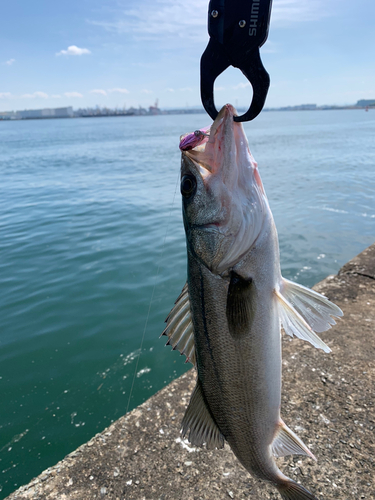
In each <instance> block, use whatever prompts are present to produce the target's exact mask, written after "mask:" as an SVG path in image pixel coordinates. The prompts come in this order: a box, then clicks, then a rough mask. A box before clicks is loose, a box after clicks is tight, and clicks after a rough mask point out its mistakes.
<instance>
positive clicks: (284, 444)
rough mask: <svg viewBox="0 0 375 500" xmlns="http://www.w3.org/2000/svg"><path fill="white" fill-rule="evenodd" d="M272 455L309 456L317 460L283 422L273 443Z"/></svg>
mask: <svg viewBox="0 0 375 500" xmlns="http://www.w3.org/2000/svg"><path fill="white" fill-rule="evenodd" d="M272 453H273V455H274V456H275V457H285V456H286V455H307V456H308V457H310V458H312V459H313V460H316V458H315V456H314V455H313V454H312V453H311V451H310V450H309V449H308V447H307V446H306V445H305V443H304V442H303V441H302V440H301V439H300V438H299V437H298V436H297V434H295V433H294V432H293V431H292V430H291V429H289V427H288V426H286V425H285V423H284V422H283V421H282V420H281V421H280V425H279V428H278V431H277V434H276V436H275V438H274V440H273V442H272Z"/></svg>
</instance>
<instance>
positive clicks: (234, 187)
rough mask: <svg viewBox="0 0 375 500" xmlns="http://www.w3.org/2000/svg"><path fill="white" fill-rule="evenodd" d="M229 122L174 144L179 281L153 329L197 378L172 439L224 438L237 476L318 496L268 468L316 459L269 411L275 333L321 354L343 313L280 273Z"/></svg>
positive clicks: (253, 167)
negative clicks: (240, 470) (239, 471)
mask: <svg viewBox="0 0 375 500" xmlns="http://www.w3.org/2000/svg"><path fill="white" fill-rule="evenodd" d="M234 116H237V112H236V110H235V108H234V107H233V106H232V105H230V104H227V105H225V106H224V107H223V108H222V109H221V111H220V112H219V114H218V116H217V118H216V119H215V121H214V123H213V124H212V126H211V128H210V130H209V131H208V130H206V129H205V134H206V136H207V137H206V136H205V137H204V138H203V136H201V135H199V137H197V135H195V136H194V137H193V136H192V134H186V135H185V136H182V137H181V143H182V145H183V147H182V148H181V147H180V149H181V151H182V158H181V184H180V190H181V194H182V213H183V222H184V227H185V234H186V247H187V282H186V284H185V286H184V287H183V289H182V292H181V294H180V295H179V297H178V298H177V300H176V302H175V305H174V307H173V309H172V310H171V312H170V314H169V316H168V317H167V319H166V327H165V330H164V331H163V334H162V335H166V336H167V337H168V342H167V344H168V345H171V346H172V347H173V349H175V350H178V351H180V353H181V354H184V355H185V356H186V361H190V362H191V363H192V364H193V365H194V366H195V368H196V371H197V382H196V386H195V388H194V390H193V392H192V395H191V398H190V402H189V405H188V407H187V409H186V412H185V415H184V417H183V420H182V424H181V432H182V436H183V438H187V439H188V441H189V442H190V443H191V444H192V445H194V446H198V447H201V446H203V445H205V446H206V448H207V449H214V448H218V449H220V448H223V446H224V442H225V441H226V442H227V443H228V444H229V446H230V448H231V449H232V451H233V453H234V454H235V456H236V457H237V459H238V460H239V461H240V463H241V464H242V465H243V466H244V467H245V469H246V470H247V471H248V472H249V473H250V474H252V475H253V476H255V477H257V478H260V479H262V480H264V481H268V482H269V483H272V484H273V485H274V486H275V487H276V488H277V490H278V492H279V493H280V495H281V497H282V498H283V499H284V500H317V498H316V497H315V496H314V495H313V494H312V493H310V492H309V491H308V490H307V489H305V488H304V487H303V486H302V485H300V484H298V483H296V482H295V481H293V480H292V479H290V478H288V477H287V476H285V475H284V474H283V473H282V472H281V471H280V469H279V468H278V466H277V464H276V461H275V458H276V457H282V456H286V455H291V454H297V455H307V456H308V457H310V458H312V459H314V460H316V458H315V456H314V455H313V453H312V452H311V451H310V450H309V449H308V447H307V446H306V445H305V444H304V443H303V442H302V440H301V439H300V438H299V437H298V436H297V435H296V434H295V433H294V432H293V431H292V430H291V429H290V428H289V427H287V425H286V424H285V423H284V421H283V420H282V418H281V416H280V405H281V366H282V363H281V326H282V327H283V329H284V331H285V333H286V334H287V335H290V336H291V337H293V336H296V337H298V338H300V339H303V340H306V341H308V342H310V344H312V345H313V346H315V347H316V348H318V349H321V350H323V351H324V352H325V353H329V352H330V348H329V347H328V346H327V345H326V344H325V343H324V342H323V341H322V340H321V339H320V338H319V336H318V335H317V334H318V333H320V332H324V331H326V330H328V329H329V328H331V326H332V325H334V324H336V321H335V318H339V317H341V316H342V315H343V313H342V311H341V309H340V308H339V307H338V306H336V305H335V304H333V303H332V302H330V301H329V300H328V299H327V298H326V297H324V296H323V295H321V294H319V293H317V292H315V291H313V290H310V289H308V288H305V287H304V286H302V285H300V284H297V283H294V282H292V281H289V280H287V279H284V278H283V277H282V275H281V270H280V255H279V243H278V235H277V230H276V226H275V222H274V219H273V216H272V212H271V209H270V206H269V203H268V199H267V196H266V193H265V190H264V187H263V183H262V180H261V178H260V174H259V170H258V166H257V163H256V161H255V160H254V158H253V156H252V154H251V152H250V149H249V145H248V141H247V137H246V135H245V132H244V129H243V127H242V124H241V123H239V122H235V121H234V120H233V117H234ZM193 134H194V133H193ZM186 138H187V139H186ZM196 139H199V140H196ZM201 139H202V140H201ZM203 139H204V140H203ZM194 141H196V142H195V147H191V148H190V146H194ZM181 143H180V145H181ZM186 145H188V146H189V148H187V149H186ZM184 147H185V149H184Z"/></svg>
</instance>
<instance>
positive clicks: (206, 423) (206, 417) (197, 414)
mask: <svg viewBox="0 0 375 500" xmlns="http://www.w3.org/2000/svg"><path fill="white" fill-rule="evenodd" d="M181 433H182V437H185V436H186V435H187V436H188V440H189V442H190V443H191V444H192V445H194V446H202V445H203V444H204V443H206V447H207V449H208V450H213V449H214V448H223V447H224V436H223V435H222V434H221V432H220V430H219V428H218V426H217V424H216V422H215V420H214V418H213V416H212V415H211V413H210V410H209V409H208V407H207V404H206V402H205V399H204V396H203V392H202V388H201V384H200V381H199V379H198V380H197V385H196V386H195V388H194V391H193V393H192V395H191V398H190V402H189V406H188V407H187V410H186V412H185V415H184V418H183V419H182V424H181Z"/></svg>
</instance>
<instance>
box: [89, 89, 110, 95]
mask: <svg viewBox="0 0 375 500" xmlns="http://www.w3.org/2000/svg"><path fill="white" fill-rule="evenodd" d="M90 94H100V95H107V92H106V91H105V90H103V89H94V90H90Z"/></svg>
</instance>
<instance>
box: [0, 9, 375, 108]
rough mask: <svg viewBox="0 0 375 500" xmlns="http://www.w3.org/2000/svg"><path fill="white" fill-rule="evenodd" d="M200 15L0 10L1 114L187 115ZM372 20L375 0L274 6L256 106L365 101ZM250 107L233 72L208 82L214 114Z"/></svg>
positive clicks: (373, 52)
mask: <svg viewBox="0 0 375 500" xmlns="http://www.w3.org/2000/svg"><path fill="white" fill-rule="evenodd" d="M244 1H246V0H244ZM207 9H208V1H207V0H105V1H104V0H64V2H61V1H55V0H52V1H51V0H32V1H31V0H3V2H2V4H1V7H0V13H1V14H0V15H1V30H0V111H11V110H22V109H39V108H48V107H63V106H73V108H75V109H77V108H80V107H88V106H89V107H94V106H96V105H98V106H100V107H104V106H106V107H121V108H122V107H124V106H126V107H127V108H129V107H131V106H134V107H138V106H143V107H148V106H150V105H153V104H154V103H155V101H156V99H158V102H159V107H161V108H175V107H177V108H183V107H187V106H189V107H194V106H198V105H200V95H199V78H200V76H199V65H200V57H201V55H202V53H203V51H204V49H205V47H206V45H207V42H208V33H207ZM374 20H375V1H374V0H355V1H353V0H273V7H272V14H271V23H270V30H269V37H268V40H267V42H266V43H265V44H264V46H263V47H262V48H261V57H262V61H263V64H264V66H265V68H266V69H267V71H268V73H269V74H270V77H271V87H270V90H269V94H268V97H267V101H266V107H281V106H288V105H298V104H310V103H311V104H318V105H324V104H335V105H342V104H352V103H355V102H356V101H357V100H359V99H373V98H375V57H374V56H375V29H374ZM251 98H252V90H251V87H250V86H249V84H248V82H247V80H246V78H245V77H244V76H243V75H242V73H241V72H240V70H238V69H235V68H228V70H227V71H225V72H224V73H223V74H222V75H220V76H219V78H218V79H217V80H216V88H215V103H216V105H217V107H219V106H221V105H222V104H224V103H226V102H230V103H232V104H234V105H235V106H238V107H241V106H245V107H246V108H247V107H248V106H249V104H250V102H251Z"/></svg>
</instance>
